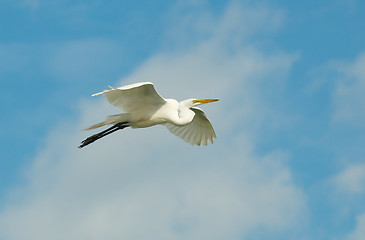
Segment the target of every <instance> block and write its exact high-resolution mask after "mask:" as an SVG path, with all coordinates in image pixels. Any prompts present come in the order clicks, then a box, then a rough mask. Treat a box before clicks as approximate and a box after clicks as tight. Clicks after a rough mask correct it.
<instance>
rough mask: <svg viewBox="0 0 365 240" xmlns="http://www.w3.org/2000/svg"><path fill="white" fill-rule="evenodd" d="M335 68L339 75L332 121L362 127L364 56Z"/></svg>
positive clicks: (363, 115)
mask: <svg viewBox="0 0 365 240" xmlns="http://www.w3.org/2000/svg"><path fill="white" fill-rule="evenodd" d="M337 67H338V71H339V73H340V74H341V75H340V77H339V80H338V84H337V87H336V91H335V93H334V100H335V104H336V112H335V115H334V120H335V121H337V122H340V123H348V124H351V125H354V126H364V122H365V105H364V104H363V103H364V101H365V97H364V96H365V95H364V92H365V54H364V53H363V54H360V55H359V56H358V57H357V59H355V61H353V62H345V63H339V64H338V66H337Z"/></svg>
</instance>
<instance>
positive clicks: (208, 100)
mask: <svg viewBox="0 0 365 240" xmlns="http://www.w3.org/2000/svg"><path fill="white" fill-rule="evenodd" d="M196 101H197V102H199V103H200V104H205V103H210V102H216V101H219V99H201V100H196Z"/></svg>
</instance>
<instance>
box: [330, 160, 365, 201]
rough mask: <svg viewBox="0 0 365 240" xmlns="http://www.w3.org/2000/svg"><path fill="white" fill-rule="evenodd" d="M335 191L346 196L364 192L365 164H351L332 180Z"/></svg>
mask: <svg viewBox="0 0 365 240" xmlns="http://www.w3.org/2000/svg"><path fill="white" fill-rule="evenodd" d="M332 181H333V183H334V184H335V187H336V189H337V191H339V192H340V193H345V194H346V195H348V194H350V195H354V194H363V193H364V192H365V164H353V165H350V166H348V167H347V168H346V169H344V170H343V171H342V172H341V173H339V174H338V175H337V176H335V177H334V178H333V180H332Z"/></svg>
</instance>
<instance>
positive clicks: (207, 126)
mask: <svg viewBox="0 0 365 240" xmlns="http://www.w3.org/2000/svg"><path fill="white" fill-rule="evenodd" d="M109 87H110V86H109ZM100 94H102V95H104V97H105V98H106V99H107V100H108V101H109V103H111V104H113V105H114V106H115V107H118V108H121V109H122V110H124V111H125V112H126V113H122V114H117V115H111V116H107V117H106V120H105V121H104V122H101V123H98V124H95V125H92V126H90V127H88V128H86V130H90V129H95V128H99V127H102V126H105V125H109V124H113V126H112V127H110V128H108V129H106V130H104V131H102V132H100V133H97V134H94V135H92V136H91V137H88V138H86V139H85V140H84V141H82V142H81V145H80V146H79V148H82V147H84V146H86V145H88V144H90V143H92V142H94V141H96V140H98V139H99V138H102V137H104V136H106V135H108V134H110V133H113V132H115V131H117V130H120V129H123V128H126V127H132V128H145V127H150V126H153V125H157V124H162V125H165V126H166V127H167V128H168V129H169V130H170V132H172V133H173V134H175V135H176V136H178V137H180V138H182V139H183V140H185V141H186V142H188V143H190V144H192V145H194V144H196V145H200V144H201V143H203V144H204V145H207V142H208V141H209V142H210V143H213V138H216V135H215V132H214V129H213V127H212V124H211V123H210V122H209V120H208V118H207V117H206V115H205V113H204V112H203V110H201V109H200V108H197V107H196V106H197V105H200V104H205V103H210V102H215V101H218V99H203V100H198V99H187V100H184V101H181V102H178V101H176V100H175V99H164V98H162V97H161V96H160V95H159V94H158V93H157V92H156V90H155V88H154V87H153V84H152V83H150V82H142V83H135V84H131V85H127V86H124V87H119V88H114V87H110V90H105V91H103V92H99V93H96V94H93V95H92V96H97V95H100Z"/></svg>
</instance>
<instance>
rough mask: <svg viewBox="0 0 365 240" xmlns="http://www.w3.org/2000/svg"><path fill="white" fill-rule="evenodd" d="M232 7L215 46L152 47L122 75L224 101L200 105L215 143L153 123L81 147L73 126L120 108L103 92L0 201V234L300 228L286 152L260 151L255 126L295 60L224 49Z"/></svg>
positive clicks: (244, 232)
mask: <svg viewBox="0 0 365 240" xmlns="http://www.w3.org/2000/svg"><path fill="white" fill-rule="evenodd" d="M236 6H237V5H230V8H228V9H227V11H226V12H225V14H224V15H223V16H222V19H228V20H226V22H225V27H224V28H226V32H225V33H224V34H223V33H222V35H221V34H218V35H219V41H218V40H217V38H218V35H215V34H213V35H212V37H211V38H208V39H205V40H202V41H200V42H199V43H198V44H195V45H194V46H192V47H190V48H187V49H185V51H183V52H182V51H177V52H164V53H161V54H157V55H156V56H153V57H151V58H150V59H149V60H147V61H146V62H145V63H144V64H143V65H142V66H140V67H139V68H137V69H136V71H135V72H134V73H133V74H131V75H130V76H128V77H127V78H125V79H123V80H122V82H121V84H126V83H130V82H139V81H147V80H148V81H152V82H154V83H155V85H156V88H157V90H158V91H159V92H160V93H161V95H162V96H164V97H167V98H169V97H177V98H179V99H183V98H190V97H211V98H221V101H220V102H218V103H216V104H211V105H210V106H206V107H204V109H206V112H207V115H208V117H209V118H210V119H211V121H212V123H213V125H214V127H215V128H216V132H217V135H218V139H217V141H216V142H215V143H214V144H213V145H210V146H208V147H191V146H190V145H189V144H186V143H185V142H183V141H182V140H181V139H179V138H177V137H175V136H174V135H172V134H170V133H169V132H168V130H166V129H163V127H153V128H148V129H136V130H134V129H125V130H123V132H119V133H116V134H113V135H111V136H108V138H105V139H102V140H100V141H99V142H96V143H94V144H92V145H90V146H88V147H87V148H84V149H82V150H79V149H77V148H76V147H77V145H78V143H79V141H80V140H82V139H83V138H84V137H86V136H87V135H88V134H90V133H85V132H80V131H79V129H81V128H84V127H85V126H88V125H90V124H92V123H95V122H98V121H100V120H102V118H103V117H104V115H106V114H112V113H114V112H112V111H116V110H115V109H113V108H112V107H110V106H109V105H108V104H107V103H106V101H105V100H104V99H97V100H96V101H93V102H86V101H85V102H82V103H81V104H80V118H79V119H78V120H75V119H71V120H70V121H69V122H70V123H65V124H64V125H62V126H59V128H58V129H55V130H54V131H53V132H52V133H50V134H49V137H48V139H47V141H46V142H47V145H46V146H45V147H44V148H43V149H42V150H41V151H40V152H39V154H38V155H37V156H36V157H35V160H34V164H33V166H32V168H31V169H30V170H29V172H28V178H27V179H28V181H29V182H28V184H27V185H26V186H24V187H22V188H20V189H18V191H17V192H16V193H14V196H13V199H14V201H15V202H9V203H8V204H7V205H6V206H4V208H3V211H2V212H1V213H0V237H2V239H3V238H4V239H6V240H18V239H27V240H32V239H37V240H42V239H55V240H57V239H139V240H140V239H152V238H153V239H241V238H242V237H244V236H248V235H250V234H254V233H255V232H256V231H259V232H260V233H262V232H267V233H270V235H275V234H280V232H282V231H289V232H290V229H292V228H296V227H298V225H299V224H302V223H303V221H305V218H306V215H305V210H306V204H305V198H304V195H303V193H302V192H301V191H300V189H298V188H297V187H296V186H295V184H294V183H293V181H292V178H291V173H290V170H289V169H288V167H286V166H285V161H286V160H287V159H286V155H285V154H268V155H266V156H257V154H255V144H254V139H255V135H256V133H257V132H258V131H260V130H259V127H258V126H259V124H260V123H262V122H263V121H267V119H270V121H274V120H275V117H276V113H275V110H272V106H270V103H269V102H268V101H269V97H270V96H268V95H270V94H266V93H267V92H266V90H265V89H268V88H270V91H275V89H277V86H278V85H279V86H280V85H282V84H283V83H284V82H283V81H282V80H280V79H281V78H282V77H284V76H285V74H286V73H287V71H288V70H289V68H290V66H291V64H292V63H293V61H294V59H295V56H291V55H288V54H284V53H276V54H265V53H262V52H260V51H258V50H257V49H256V48H255V47H254V46H251V45H249V44H248V43H245V44H243V43H241V44H234V45H232V44H231V43H232V42H231V40H232V39H231V38H230V36H232V34H236V33H235V32H236V30H237V28H239V27H241V25H242V24H245V23H241V22H240V21H235V20H229V17H228V16H227V15H228V14H230V13H231V12H232V11H234V10H233V9H232V8H233V7H236ZM241 9H245V12H251V13H252V15H250V16H251V17H250V19H249V20H250V21H248V22H259V21H262V18H264V19H267V21H270V19H271V18H270V16H271V14H272V12H271V11H267V13H268V15H266V13H264V14H262V13H258V12H256V9H254V8H247V7H245V6H242V7H241ZM273 12H275V11H273ZM255 13H257V14H255ZM236 15H237V16H239V12H238V13H236ZM274 15H275V14H274ZM222 28H223V27H222ZM224 35H225V36H226V37H224ZM106 85H107V83H106ZM270 91H269V92H270ZM111 109H113V110H111Z"/></svg>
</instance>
